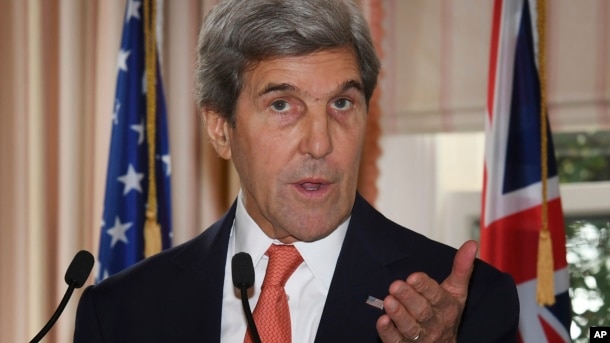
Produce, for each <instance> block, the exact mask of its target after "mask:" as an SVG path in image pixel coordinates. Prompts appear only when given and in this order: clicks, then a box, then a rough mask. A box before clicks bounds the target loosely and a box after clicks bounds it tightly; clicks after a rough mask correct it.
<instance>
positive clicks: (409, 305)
mask: <svg viewBox="0 0 610 343" xmlns="http://www.w3.org/2000/svg"><path fill="white" fill-rule="evenodd" d="M477 250H478V244H477V242H475V241H467V242H465V243H464V244H463V245H462V246H461V247H460V249H459V250H458V251H457V253H456V255H455V257H454V260H453V267H452V270H451V273H450V274H449V276H448V277H447V278H446V279H445V280H444V281H443V283H441V284H440V285H439V284H438V283H437V282H436V281H435V280H434V279H432V278H430V277H429V276H428V275H426V274H425V273H421V272H420V273H413V274H411V275H409V277H408V278H407V279H406V280H405V281H400V280H399V281H394V282H393V283H392V284H391V285H390V288H389V293H390V294H389V295H388V296H387V297H386V298H385V299H384V302H383V304H384V309H385V312H386V314H384V315H382V316H381V317H380V318H379V319H378V321H377V331H378V332H379V337H380V338H381V339H382V341H383V342H408V341H409V340H410V339H413V338H416V337H417V338H418V342H435V341H438V340H445V339H447V340H450V339H451V338H455V335H456V334H457V327H458V325H459V322H460V316H461V313H462V310H463V308H464V304H465V302H466V298H467V296H468V284H469V282H470V277H471V275H472V271H473V269H474V260H475V257H476V254H477Z"/></svg>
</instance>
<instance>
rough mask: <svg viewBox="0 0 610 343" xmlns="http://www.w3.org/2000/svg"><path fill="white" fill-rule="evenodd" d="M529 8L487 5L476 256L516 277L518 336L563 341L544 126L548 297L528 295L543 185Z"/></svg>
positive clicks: (558, 222)
mask: <svg viewBox="0 0 610 343" xmlns="http://www.w3.org/2000/svg"><path fill="white" fill-rule="evenodd" d="M531 11H532V9H531V7H530V4H529V3H528V1H527V0H496V1H495V5H494V12H493V25H492V39H491V51H490V69H489V85H488V87H489V88H488V97H487V111H488V113H487V117H486V128H485V129H486V151H485V171H484V173H485V174H484V185H483V201H482V203H483V210H482V217H481V257H482V258H483V259H484V260H486V261H488V262H489V263H491V264H493V265H494V266H496V267H497V268H498V269H500V270H502V271H505V272H508V273H510V274H511V275H512V276H513V278H514V280H515V282H516V283H517V289H518V293H519V302H520V306H521V316H520V322H519V340H520V342H526V343H530V342H531V343H541V342H570V341H571V339H570V334H569V327H570V322H571V309H570V298H569V294H568V288H569V275H568V268H567V262H566V245H565V227H564V219H563V211H562V206H561V198H560V194H559V179H558V176H557V167H556V162H555V156H554V149H553V142H552V138H551V134H550V129H549V130H547V135H546V136H547V137H548V140H547V152H548V154H547V162H548V165H547V171H548V173H547V175H548V178H547V209H548V229H549V232H550V233H551V237H552V253H553V262H554V279H553V280H554V293H555V299H556V302H555V304H554V305H552V306H539V305H538V304H537V300H536V287H537V282H538V280H537V258H538V257H537V256H538V241H539V234H540V229H541V227H542V225H543V224H542V203H543V197H542V189H543V186H542V165H541V164H542V162H541V161H542V158H541V152H542V147H541V138H542V134H541V115H540V104H541V96H540V95H541V92H540V81H539V77H538V69H537V65H536V59H535V55H536V49H535V44H534V41H535V40H534V36H533V32H532V31H533V30H532V20H531V17H532V16H531V15H530V12H531ZM534 13H535V12H534ZM547 124H548V122H547ZM548 127H549V126H548V125H547V128H548Z"/></svg>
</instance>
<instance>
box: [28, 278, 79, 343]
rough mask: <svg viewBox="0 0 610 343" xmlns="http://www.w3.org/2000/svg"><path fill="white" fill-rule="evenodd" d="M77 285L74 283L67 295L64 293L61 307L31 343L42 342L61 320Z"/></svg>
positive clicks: (69, 287) (71, 284) (69, 286)
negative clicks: (60, 317) (58, 320)
mask: <svg viewBox="0 0 610 343" xmlns="http://www.w3.org/2000/svg"><path fill="white" fill-rule="evenodd" d="M76 283H77V282H76V281H73V282H71V283H70V285H68V289H67V290H66V293H64V297H63V298H62V299H61V302H60V303H59V306H58V307H57V309H56V310H55V312H54V313H53V315H52V316H51V318H50V319H49V321H48V322H47V324H46V325H45V326H44V327H43V328H42V329H41V330H40V332H38V334H37V335H36V336H35V337H34V338H32V340H31V341H30V343H38V342H40V340H41V339H42V337H44V335H46V334H47V332H49V330H51V328H52V327H53V325H54V324H55V322H56V321H57V319H59V316H60V315H61V313H62V312H63V311H64V308H65V307H66V305H68V301H69V300H70V297H71V296H72V293H73V292H74V289H75V286H74V285H75V284H76Z"/></svg>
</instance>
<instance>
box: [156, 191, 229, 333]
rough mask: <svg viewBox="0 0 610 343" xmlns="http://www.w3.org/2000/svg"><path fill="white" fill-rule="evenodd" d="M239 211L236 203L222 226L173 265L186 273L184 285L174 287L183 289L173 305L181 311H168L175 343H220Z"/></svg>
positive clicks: (186, 247) (196, 242)
mask: <svg viewBox="0 0 610 343" xmlns="http://www.w3.org/2000/svg"><path fill="white" fill-rule="evenodd" d="M235 208H236V206H235V203H234V204H233V206H232V207H231V209H230V210H229V211H228V212H227V213H226V214H225V215H224V216H223V217H222V218H221V219H220V220H219V221H218V222H216V223H215V224H214V225H212V226H210V227H209V228H208V229H207V230H205V231H204V232H203V233H202V234H200V235H199V236H198V237H197V238H195V239H194V240H193V241H191V242H189V243H187V244H185V245H184V248H183V249H181V251H179V252H178V253H177V254H176V255H175V256H174V257H173V258H172V263H173V264H174V265H175V266H176V267H177V268H181V269H183V271H184V272H183V273H181V274H180V275H181V280H180V282H175V283H173V284H176V285H180V289H176V290H175V292H174V294H176V295H177V297H176V298H174V299H172V302H173V304H169V306H170V307H172V306H176V307H178V306H179V307H180V308H177V311H167V313H171V314H172V316H171V317H170V318H167V320H168V322H169V323H173V324H174V325H168V328H170V330H172V332H171V333H168V337H172V340H171V341H175V342H178V341H181V340H180V339H182V338H185V339H186V341H188V340H192V338H193V337H198V338H200V340H199V341H201V342H220V326H221V318H222V315H221V314H222V298H223V285H224V276H225V262H226V257H227V249H228V244H229V235H230V232H231V228H232V226H233V219H234V218H235ZM175 314H179V315H175Z"/></svg>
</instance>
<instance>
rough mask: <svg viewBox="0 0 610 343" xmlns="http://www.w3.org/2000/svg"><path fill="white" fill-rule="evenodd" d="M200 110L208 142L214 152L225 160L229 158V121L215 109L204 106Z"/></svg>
mask: <svg viewBox="0 0 610 343" xmlns="http://www.w3.org/2000/svg"><path fill="white" fill-rule="evenodd" d="M201 112H202V114H203V122H204V123H205V127H206V130H207V132H208V137H209V139H210V143H212V145H213V146H214V149H215V150H216V153H217V154H218V156H220V157H222V158H224V159H226V160H228V159H230V158H231V140H230V139H229V128H230V126H229V122H228V121H227V119H226V118H225V117H224V116H222V115H221V114H220V113H218V112H217V111H214V110H210V109H205V108H204V109H202V110H201Z"/></svg>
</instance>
